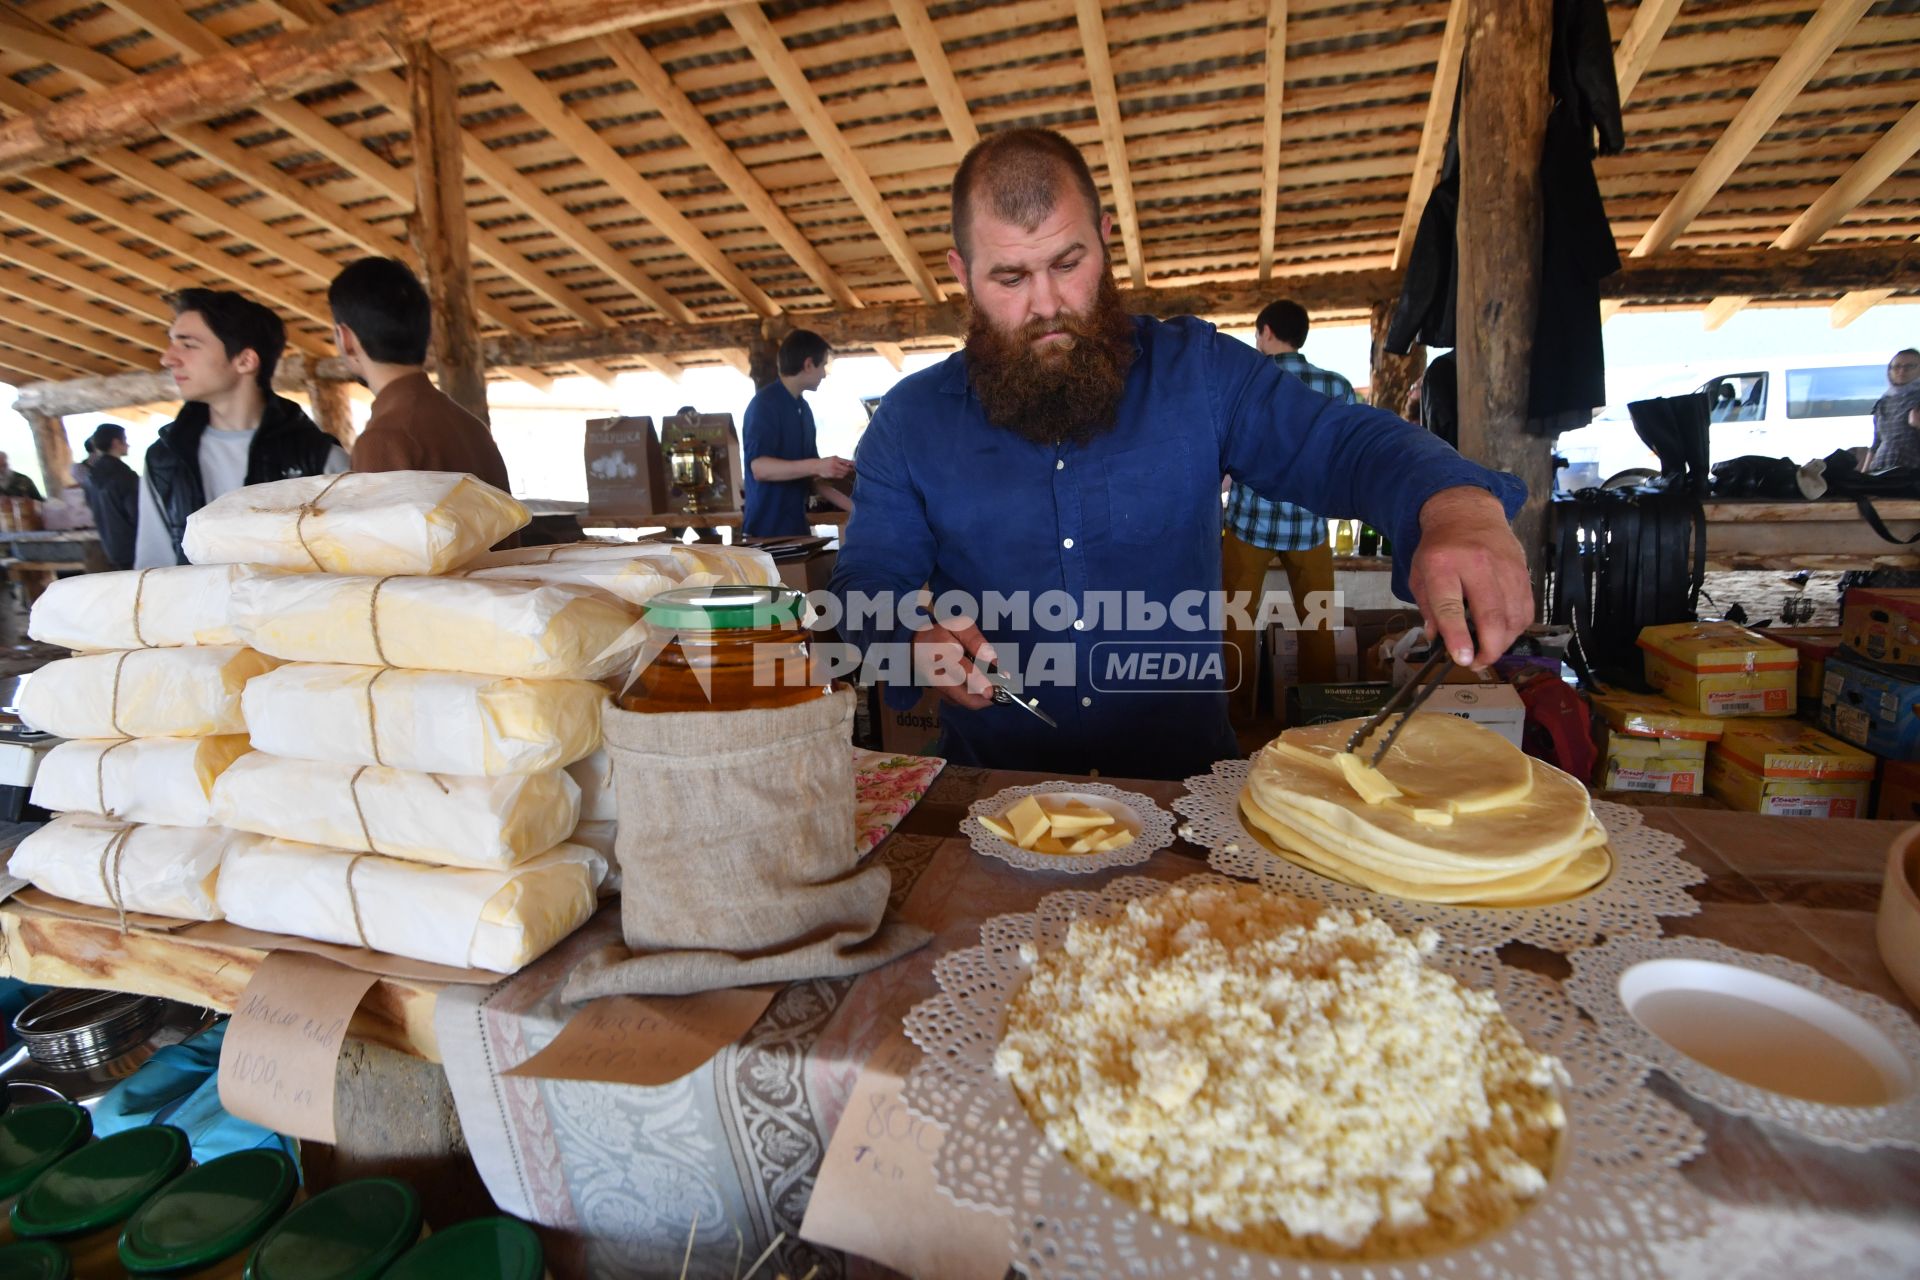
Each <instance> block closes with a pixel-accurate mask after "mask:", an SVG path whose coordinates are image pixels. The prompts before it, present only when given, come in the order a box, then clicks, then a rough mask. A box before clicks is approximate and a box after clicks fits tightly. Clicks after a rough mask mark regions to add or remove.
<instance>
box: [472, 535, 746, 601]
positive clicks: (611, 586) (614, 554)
mask: <svg viewBox="0 0 1920 1280" xmlns="http://www.w3.org/2000/svg"><path fill="white" fill-rule="evenodd" d="M463 576H465V577H469V578H482V579H493V580H498V581H510V582H543V583H550V584H557V585H567V586H576V587H586V588H589V589H590V590H593V591H595V592H597V593H600V594H601V595H603V596H604V597H605V598H607V599H610V600H617V601H619V602H620V603H622V604H625V605H628V606H638V605H643V604H645V603H646V602H647V601H649V600H651V599H653V597H654V596H655V595H657V594H659V593H660V592H662V591H667V590H670V589H671V588H674V587H710V586H720V585H728V586H731V585H746V586H759V587H777V586H779V585H780V570H779V569H778V567H776V566H775V564H774V563H773V557H772V556H770V555H768V554H767V553H766V552H764V551H761V550H760V549H758V548H757V547H723V546H714V545H710V544H707V543H700V544H697V545H691V544H685V543H676V542H574V543H568V544H566V545H563V546H557V547H524V548H521V549H518V550H514V551H493V552H489V553H487V554H486V555H483V556H480V557H478V558H476V559H475V560H474V562H473V563H472V564H470V565H469V566H467V568H466V570H465V571H464V574H463Z"/></svg>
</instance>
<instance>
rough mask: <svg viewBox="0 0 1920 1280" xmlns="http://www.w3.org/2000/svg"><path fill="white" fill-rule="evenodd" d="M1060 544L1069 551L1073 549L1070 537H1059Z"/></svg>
mask: <svg viewBox="0 0 1920 1280" xmlns="http://www.w3.org/2000/svg"><path fill="white" fill-rule="evenodd" d="M1060 545H1061V546H1063V547H1065V548H1066V549H1067V550H1069V551H1071V550H1073V539H1072V538H1062V539H1060Z"/></svg>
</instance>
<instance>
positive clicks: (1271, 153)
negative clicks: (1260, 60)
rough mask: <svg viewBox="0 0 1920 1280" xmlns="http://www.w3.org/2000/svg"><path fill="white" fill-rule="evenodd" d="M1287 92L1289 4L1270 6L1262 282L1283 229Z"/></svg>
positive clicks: (1272, 1)
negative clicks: (1282, 137) (1282, 141)
mask: <svg viewBox="0 0 1920 1280" xmlns="http://www.w3.org/2000/svg"><path fill="white" fill-rule="evenodd" d="M1286 92H1287V0H1268V3H1267V89H1266V97H1265V99H1264V102H1265V107H1264V116H1263V119H1262V122H1261V131H1260V278H1261V279H1262V280H1265V279H1268V278H1269V277H1271V276H1272V275H1273V245H1274V240H1275V238H1276V237H1277V236H1278V234H1279V226H1280V130H1281V126H1282V125H1283V123H1284V121H1285V107H1286V101H1285V98H1286Z"/></svg>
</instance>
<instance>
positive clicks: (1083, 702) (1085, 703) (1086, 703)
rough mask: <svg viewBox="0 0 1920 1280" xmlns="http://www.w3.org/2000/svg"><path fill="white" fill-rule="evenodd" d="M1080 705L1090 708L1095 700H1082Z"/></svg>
mask: <svg viewBox="0 0 1920 1280" xmlns="http://www.w3.org/2000/svg"><path fill="white" fill-rule="evenodd" d="M1080 705H1081V706H1083V707H1090V706H1092V705H1093V699H1092V698H1082V699H1080Z"/></svg>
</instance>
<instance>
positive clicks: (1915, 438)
mask: <svg viewBox="0 0 1920 1280" xmlns="http://www.w3.org/2000/svg"><path fill="white" fill-rule="evenodd" d="M1893 467H1920V351H1915V350H1914V349H1913V348H1912V347H1908V348H1906V349H1905V350H1903V351H1896V352H1894V355H1893V359H1892V360H1890V361H1888V362H1887V391H1886V394H1885V395H1883V396H1881V397H1880V399H1879V400H1877V401H1875V402H1874V406H1873V452H1872V453H1871V454H1870V455H1868V458H1867V470H1869V471H1887V470H1890V469H1891V468H1893Z"/></svg>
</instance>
